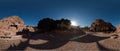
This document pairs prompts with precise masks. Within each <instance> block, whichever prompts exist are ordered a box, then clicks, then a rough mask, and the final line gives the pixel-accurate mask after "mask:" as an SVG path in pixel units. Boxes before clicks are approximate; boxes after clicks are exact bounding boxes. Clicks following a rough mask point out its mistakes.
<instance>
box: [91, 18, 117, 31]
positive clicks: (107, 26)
mask: <svg viewBox="0 0 120 51" xmlns="http://www.w3.org/2000/svg"><path fill="white" fill-rule="evenodd" d="M115 30H116V28H115V27H114V26H113V25H112V24H111V23H109V22H105V21H104V20H102V19H96V20H95V21H94V22H93V23H92V24H91V27H90V31H95V32H111V31H115Z"/></svg>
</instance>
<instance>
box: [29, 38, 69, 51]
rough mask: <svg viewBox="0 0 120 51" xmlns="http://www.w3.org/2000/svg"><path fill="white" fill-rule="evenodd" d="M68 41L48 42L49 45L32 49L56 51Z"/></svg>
mask: <svg viewBox="0 0 120 51" xmlns="http://www.w3.org/2000/svg"><path fill="white" fill-rule="evenodd" d="M67 42H68V41H59V40H51V41H48V42H47V43H44V44H36V45H32V44H31V45H30V47H31V48H35V49H41V50H42V49H46V50H49V49H56V48H59V47H61V46H63V45H65V44H66V43H67Z"/></svg>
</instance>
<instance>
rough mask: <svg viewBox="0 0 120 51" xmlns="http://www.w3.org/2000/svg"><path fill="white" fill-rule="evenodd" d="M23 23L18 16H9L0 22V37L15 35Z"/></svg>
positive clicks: (21, 28)
mask: <svg viewBox="0 0 120 51" xmlns="http://www.w3.org/2000/svg"><path fill="white" fill-rule="evenodd" d="M24 26H25V25H24V22H23V20H22V19H21V18H19V17H18V16H10V17H8V18H4V19H2V20H0V35H3V36H4V35H7V34H9V35H16V32H18V31H22V30H23V28H24Z"/></svg>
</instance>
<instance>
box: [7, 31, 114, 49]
mask: <svg viewBox="0 0 120 51" xmlns="http://www.w3.org/2000/svg"><path fill="white" fill-rule="evenodd" d="M20 33H22V34H23V33H26V36H25V35H24V36H23V38H27V39H28V40H27V41H25V42H21V43H20V44H19V45H18V46H14V47H9V48H8V49H6V50H25V49H26V48H27V47H30V48H33V49H39V50H51V49H56V48H59V47H62V46H63V45H65V44H66V43H68V42H69V41H70V38H73V37H72V36H70V37H68V36H66V35H57V34H52V36H54V37H51V36H50V35H48V34H39V32H30V31H27V32H18V33H17V34H20ZM28 34H31V35H28ZM58 37H59V38H58ZM64 38H65V39H64ZM108 38H109V37H99V36H95V35H91V34H88V35H86V36H83V37H81V38H78V39H75V40H74V41H76V42H80V43H92V42H96V44H97V46H98V48H99V50H100V51H103V50H105V51H106V50H109V51H110V50H112V49H109V48H106V47H104V46H103V45H101V44H100V43H99V41H100V40H104V39H108ZM31 39H34V40H37V39H42V40H47V41H48V42H46V43H43V44H30V43H29V41H30V40H31Z"/></svg>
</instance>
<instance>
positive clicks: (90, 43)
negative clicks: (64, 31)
mask: <svg viewBox="0 0 120 51" xmlns="http://www.w3.org/2000/svg"><path fill="white" fill-rule="evenodd" d="M86 33H87V34H83V35H80V36H77V38H76V39H72V38H75V37H76V36H74V37H66V35H63V36H60V35H55V36H56V37H54V36H53V35H43V34H41V35H38V34H35V35H31V36H30V37H29V38H18V39H13V40H0V49H1V50H25V51H39V50H44V51H58V50H60V51H120V38H116V39H112V38H109V36H110V34H105V33H100V32H99V33H93V32H86ZM70 39H71V40H70Z"/></svg>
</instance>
